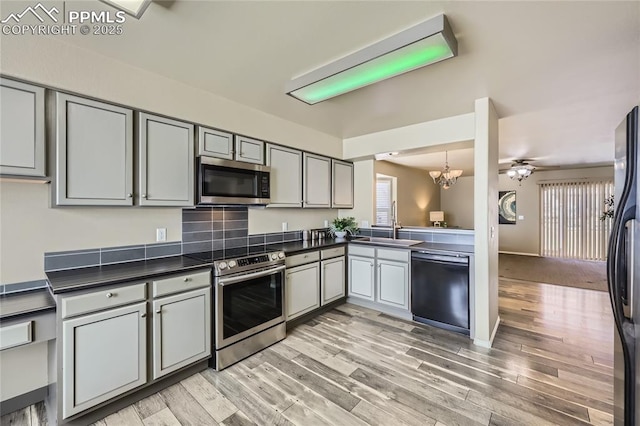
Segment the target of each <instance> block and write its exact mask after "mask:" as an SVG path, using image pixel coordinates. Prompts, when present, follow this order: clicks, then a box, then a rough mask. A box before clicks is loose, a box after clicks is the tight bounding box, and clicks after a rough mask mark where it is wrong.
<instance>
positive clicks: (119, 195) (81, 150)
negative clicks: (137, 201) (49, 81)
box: [54, 93, 133, 206]
mask: <svg viewBox="0 0 640 426" xmlns="http://www.w3.org/2000/svg"><path fill="white" fill-rule="evenodd" d="M55 137H56V154H55V155H56V173H55V176H56V179H55V185H54V193H55V202H56V204H58V205H107V206H130V205H132V204H133V112H132V111H131V110H130V109H126V108H122V107H119V106H115V105H110V104H106V103H103V102H96V101H92V100H89V99H84V98H80V97H77V96H72V95H67V94H64V93H56V135H55Z"/></svg>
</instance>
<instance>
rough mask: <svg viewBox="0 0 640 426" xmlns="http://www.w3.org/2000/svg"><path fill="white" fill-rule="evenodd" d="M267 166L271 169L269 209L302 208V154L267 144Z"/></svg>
mask: <svg viewBox="0 0 640 426" xmlns="http://www.w3.org/2000/svg"><path fill="white" fill-rule="evenodd" d="M267 166H269V167H271V204H269V207H301V206H302V152H301V151H297V150H295V149H290V148H285V147H282V146H278V145H271V144H267Z"/></svg>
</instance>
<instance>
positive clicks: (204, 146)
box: [198, 126, 233, 160]
mask: <svg viewBox="0 0 640 426" xmlns="http://www.w3.org/2000/svg"><path fill="white" fill-rule="evenodd" d="M198 155H208V156H210V157H217V158H224V159H226V160H233V135H232V134H231V133H226V132H222V131H220V130H213V129H208V128H206V127H202V126H198Z"/></svg>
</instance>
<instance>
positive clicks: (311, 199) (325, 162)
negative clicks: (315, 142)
mask: <svg viewBox="0 0 640 426" xmlns="http://www.w3.org/2000/svg"><path fill="white" fill-rule="evenodd" d="M303 158H304V180H303V182H304V193H303V207H318V208H330V207H331V159H330V158H327V157H321V156H319V155H315V154H308V153H306V152H305V153H304V155H303Z"/></svg>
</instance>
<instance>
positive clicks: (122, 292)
mask: <svg viewBox="0 0 640 426" xmlns="http://www.w3.org/2000/svg"><path fill="white" fill-rule="evenodd" d="M145 285H146V284H145V283H140V284H132V285H128V286H124V287H118V288H110V289H107V290H99V291H94V292H92V293H86V294H81V295H79V296H69V297H65V298H63V299H62V318H67V317H71V316H74V315H80V314H84V313H87V312H93V311H99V310H102V309H107V308H113V307H115V306H121V305H127V304H129V303H133V302H138V301H140V300H145V299H146V294H145V293H146V292H145Z"/></svg>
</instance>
